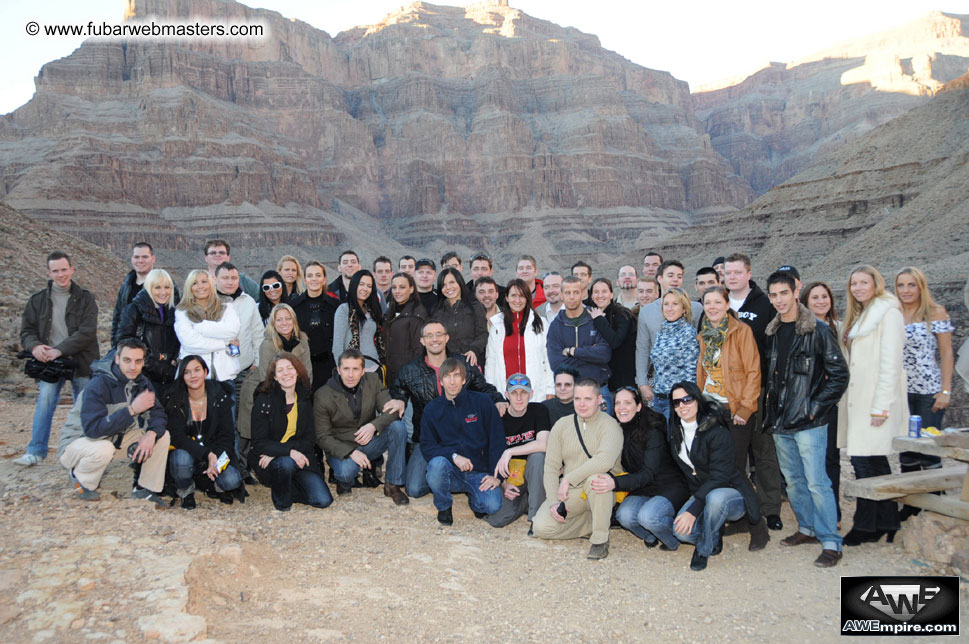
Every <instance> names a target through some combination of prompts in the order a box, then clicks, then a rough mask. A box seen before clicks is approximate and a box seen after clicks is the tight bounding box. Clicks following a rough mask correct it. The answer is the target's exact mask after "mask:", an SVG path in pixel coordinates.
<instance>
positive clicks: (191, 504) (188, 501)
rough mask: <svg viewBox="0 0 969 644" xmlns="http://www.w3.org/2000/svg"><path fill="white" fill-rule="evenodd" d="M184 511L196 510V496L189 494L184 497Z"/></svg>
mask: <svg viewBox="0 0 969 644" xmlns="http://www.w3.org/2000/svg"><path fill="white" fill-rule="evenodd" d="M182 509H183V510H194V509H195V495H194V494H188V495H186V496H183V497H182Z"/></svg>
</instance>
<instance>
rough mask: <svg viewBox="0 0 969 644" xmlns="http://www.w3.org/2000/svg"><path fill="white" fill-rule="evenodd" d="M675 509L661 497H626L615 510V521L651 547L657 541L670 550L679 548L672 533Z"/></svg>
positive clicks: (674, 534) (677, 541)
mask: <svg viewBox="0 0 969 644" xmlns="http://www.w3.org/2000/svg"><path fill="white" fill-rule="evenodd" d="M674 511H675V508H674V507H673V504H672V503H670V502H669V499H667V498H666V497H663V496H652V497H650V496H632V495H630V496H627V497H626V498H625V499H624V500H623V502H622V503H620V504H619V509H617V510H616V521H618V522H619V525H621V526H622V527H624V528H626V529H627V530H629V531H630V532H632V533H633V534H634V535H636V536H637V537H639V538H640V539H642V540H643V541H645V542H646V543H648V544H650V545H652V544H654V543H656V540H657V539H659V540H660V541H662V542H663V545H665V546H666V547H667V548H669V549H670V550H676V549H677V548H679V547H680V542H679V540H678V539H677V538H676V533H675V532H673V512H674Z"/></svg>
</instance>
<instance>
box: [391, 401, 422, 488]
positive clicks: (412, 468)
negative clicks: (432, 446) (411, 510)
mask: <svg viewBox="0 0 969 644" xmlns="http://www.w3.org/2000/svg"><path fill="white" fill-rule="evenodd" d="M394 422H398V423H399V422H401V421H399V420H398V421H394ZM404 489H405V490H406V491H407V496H409V497H411V498H412V499H418V498H420V497H422V496H424V495H425V494H427V493H428V492H430V491H431V488H430V487H428V485H427V461H425V460H424V453H423V452H422V451H421V446H420V443H417V444H415V445H414V449H413V450H412V451H411V453H410V458H409V459H407V474H406V478H405V480H404Z"/></svg>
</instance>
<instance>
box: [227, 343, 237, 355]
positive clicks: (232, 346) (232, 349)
mask: <svg viewBox="0 0 969 644" xmlns="http://www.w3.org/2000/svg"><path fill="white" fill-rule="evenodd" d="M229 355H230V356H237V355H239V345H236V344H230V345H229Z"/></svg>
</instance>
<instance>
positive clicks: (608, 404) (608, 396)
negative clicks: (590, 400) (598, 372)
mask: <svg viewBox="0 0 969 644" xmlns="http://www.w3.org/2000/svg"><path fill="white" fill-rule="evenodd" d="M599 393H601V394H602V407H601V409H602V411H604V412H606V414H607V415H609V416H612V409H613V406H612V405H613V401H612V392H611V391H609V383H606V384H604V385H602V386H601V387H600V388H599Z"/></svg>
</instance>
